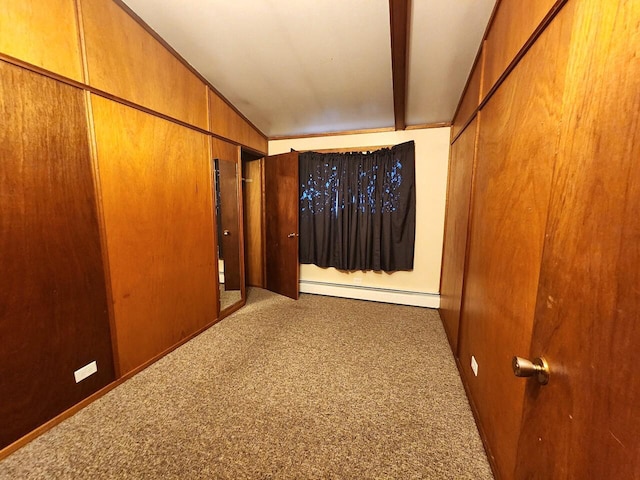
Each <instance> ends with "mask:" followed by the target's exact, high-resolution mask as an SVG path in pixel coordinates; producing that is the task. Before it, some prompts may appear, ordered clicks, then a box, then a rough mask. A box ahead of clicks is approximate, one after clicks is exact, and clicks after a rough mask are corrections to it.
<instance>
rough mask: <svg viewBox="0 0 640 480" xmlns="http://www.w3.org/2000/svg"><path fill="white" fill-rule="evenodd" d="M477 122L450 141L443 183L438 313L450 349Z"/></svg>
mask: <svg viewBox="0 0 640 480" xmlns="http://www.w3.org/2000/svg"><path fill="white" fill-rule="evenodd" d="M477 124H478V119H477V117H474V119H473V120H472V122H471V124H469V126H468V127H467V128H466V129H465V130H464V132H463V133H462V135H460V137H459V138H458V139H457V140H456V141H455V142H454V143H453V144H452V145H451V160H450V162H449V181H448V186H447V196H448V208H449V215H448V216H447V223H446V225H445V233H444V236H445V242H444V252H443V256H442V262H443V264H442V277H441V287H440V291H441V292H442V293H441V295H440V315H441V317H442V322H443V324H444V328H445V331H446V332H447V337H448V338H449V343H450V344H451V348H452V349H453V351H454V352H456V351H457V349H458V328H459V324H460V309H461V303H462V280H463V278H464V268H465V258H466V250H467V234H468V224H469V210H470V204H471V179H472V174H473V164H474V162H475V157H476V134H477V127H478V125H477Z"/></svg>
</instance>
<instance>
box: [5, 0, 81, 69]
mask: <svg viewBox="0 0 640 480" xmlns="http://www.w3.org/2000/svg"><path fill="white" fill-rule="evenodd" d="M0 32H1V33H0V52H2V53H6V54H7V55H10V56H12V57H15V58H18V59H20V60H24V61H25V62H28V63H31V64H33V65H37V66H38V67H42V68H44V69H46V70H50V71H52V72H55V73H58V74H60V75H63V76H65V77H68V78H71V79H73V80H77V81H82V57H81V54H80V43H79V37H78V25H77V18H76V8H75V0H47V1H46V2H42V1H38V0H19V1H18V0H0Z"/></svg>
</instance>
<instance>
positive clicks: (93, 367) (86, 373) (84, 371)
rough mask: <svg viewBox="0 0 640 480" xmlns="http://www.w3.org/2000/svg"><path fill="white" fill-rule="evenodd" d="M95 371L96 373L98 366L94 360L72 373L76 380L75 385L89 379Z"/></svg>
mask: <svg viewBox="0 0 640 480" xmlns="http://www.w3.org/2000/svg"><path fill="white" fill-rule="evenodd" d="M97 371H98V364H97V363H96V361H95V360H94V361H93V362H91V363H88V364H87V365H85V366H84V367H82V368H79V369H78V370H76V371H75V372H73V376H74V377H75V379H76V383H78V382H81V381H82V380H84V379H85V378H87V377H90V376H91V375H93V374H94V373H96V372H97Z"/></svg>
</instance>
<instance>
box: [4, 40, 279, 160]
mask: <svg viewBox="0 0 640 480" xmlns="http://www.w3.org/2000/svg"><path fill="white" fill-rule="evenodd" d="M0 61H4V62H6V63H10V64H12V65H15V66H17V67H20V68H24V69H25V70H29V71H31V72H34V73H37V74H39V75H43V76H45V77H48V78H51V79H53V80H56V81H58V82H61V83H64V84H66V85H70V86H72V87H75V88H79V89H81V90H85V91H87V92H89V93H93V94H95V95H99V96H101V97H104V98H106V99H108V100H112V101H114V102H117V103H121V104H122V105H126V106H127V107H131V108H135V109H136V110H140V111H142V112H144V113H148V114H149V115H153V116H155V117H159V118H162V119H163V120H167V121H169V122H173V123H177V124H178V125H181V126H183V127H186V128H189V129H191V130H195V131H196V132H200V133H204V134H205V135H209V136H211V137H214V138H219V139H220V140H224V141H225V142H228V143H232V144H234V145H237V146H239V147H242V148H244V149H247V150H250V151H252V152H255V153H258V154H260V155H266V154H267V153H266V152H260V151H258V150H255V149H253V148H251V147H249V146H247V145H243V144H241V143H239V142H237V141H235V140H231V139H230V138H227V137H223V136H222V135H218V134H216V133H212V132H210V131H208V130H204V129H202V128H200V127H197V126H195V125H191V124H190V123H187V122H183V121H182V120H179V119H177V118H174V117H171V116H169V115H165V114H164V113H160V112H157V111H155V110H152V109H150V108H147V107H145V106H143V105H139V104H137V103H134V102H131V101H129V100H126V99H124V98H120V97H117V96H115V95H113V94H111V93H109V92H105V91H104V90H100V89H98V88H95V87H92V86H91V85H86V84H84V83H82V82H78V81H76V80H73V79H71V78H67V77H63V76H62V75H58V74H57V73H54V72H51V71H49V70H45V69H44V68H41V67H38V66H37V65H32V64H31V63H27V62H25V61H23V60H20V59H17V58H14V57H11V56H9V55H6V54H4V53H1V52H0ZM265 138H266V137H265Z"/></svg>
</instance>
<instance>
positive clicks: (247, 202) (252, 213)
mask: <svg viewBox="0 0 640 480" xmlns="http://www.w3.org/2000/svg"><path fill="white" fill-rule="evenodd" d="M263 164H264V160H263V159H259V160H252V161H246V162H244V163H243V170H244V171H243V177H244V178H245V182H244V207H245V208H244V223H245V229H244V231H245V251H246V278H247V285H250V286H254V287H260V288H264V266H263V261H264V259H263V258H262V250H263V247H262V237H263V231H262V230H263V225H262V169H263V168H264V167H263Z"/></svg>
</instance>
